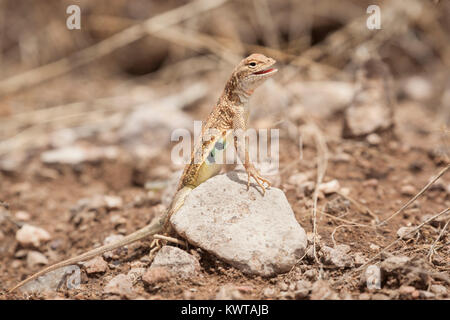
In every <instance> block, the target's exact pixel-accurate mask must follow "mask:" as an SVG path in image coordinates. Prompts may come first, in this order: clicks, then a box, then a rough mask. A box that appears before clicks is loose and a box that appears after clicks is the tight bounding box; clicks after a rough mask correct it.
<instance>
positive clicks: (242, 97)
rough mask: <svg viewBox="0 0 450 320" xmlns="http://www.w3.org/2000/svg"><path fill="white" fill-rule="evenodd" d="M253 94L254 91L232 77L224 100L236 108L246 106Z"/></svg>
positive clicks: (224, 94) (226, 88)
mask: <svg viewBox="0 0 450 320" xmlns="http://www.w3.org/2000/svg"><path fill="white" fill-rule="evenodd" d="M252 94H253V89H251V88H248V87H247V86H246V85H245V84H244V83H243V82H242V81H240V80H239V79H238V78H237V77H235V76H232V77H231V79H230V80H228V82H227V84H226V85H225V89H224V92H223V95H222V99H225V100H226V101H225V102H228V103H229V104H232V105H234V106H245V105H246V104H247V103H248V101H249V100H250V96H251V95H252Z"/></svg>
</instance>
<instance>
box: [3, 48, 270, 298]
mask: <svg viewBox="0 0 450 320" xmlns="http://www.w3.org/2000/svg"><path fill="white" fill-rule="evenodd" d="M274 64H275V60H274V59H272V58H268V57H266V56H264V55H262V54H252V55H250V56H248V57H247V58H245V59H243V60H242V61H241V62H240V63H239V64H238V65H237V67H236V68H235V70H234V71H233V73H232V75H231V77H230V79H229V80H228V82H227V84H226V85H225V89H224V91H223V93H222V95H221V96H220V98H219V100H218V102H217V104H216V106H215V107H214V108H213V110H212V111H211V113H210V114H209V116H208V118H207V120H206V122H205V123H204V126H203V128H202V133H201V137H200V139H199V143H198V144H197V145H196V146H195V148H194V151H193V152H192V155H191V161H190V163H189V164H187V165H186V167H185V169H184V172H183V175H182V176H181V178H180V182H179V184H178V188H177V192H176V194H175V196H174V198H173V200H172V203H171V205H170V207H169V208H168V210H167V211H166V212H165V213H164V214H163V215H162V216H161V217H160V218H159V219H155V220H154V221H152V222H151V223H150V224H149V225H147V226H145V227H143V228H142V229H139V230H137V231H135V232H133V233H131V234H130V235H128V236H126V237H124V238H123V239H121V240H119V241H117V242H114V243H111V244H108V245H104V246H102V247H99V248H95V249H93V250H90V251H88V252H85V253H83V254H81V255H78V256H76V257H73V258H70V259H67V260H64V261H62V262H59V263H56V264H54V265H51V266H49V267H47V268H45V269H43V270H41V271H39V272H37V273H35V274H34V275H32V276H31V277H29V278H27V279H25V280H24V281H22V282H20V283H19V284H17V285H16V286H15V287H13V288H11V289H10V290H9V292H12V291H14V290H16V289H18V288H20V287H21V286H23V285H25V284H26V283H28V282H30V281H32V280H34V279H36V278H38V277H39V276H41V275H43V274H45V273H47V272H50V271H53V270H55V269H58V268H62V267H65V266H68V265H72V264H76V263H79V262H81V261H86V260H89V259H92V258H94V257H95V256H98V255H101V254H103V253H105V252H107V251H111V250H114V249H117V248H120V247H122V246H125V245H127V244H130V243H133V242H135V241H138V240H141V239H143V238H146V237H149V236H154V235H155V234H157V233H161V232H165V233H167V232H168V231H169V229H170V223H169V221H170V217H171V216H172V214H174V213H175V212H176V211H178V209H179V208H180V207H181V206H182V205H183V203H184V199H185V198H186V196H187V195H188V194H189V193H190V192H191V190H192V189H194V188H196V187H197V186H198V185H200V184H201V183H202V182H204V181H206V180H208V179H209V178H211V177H212V176H215V175H216V174H218V173H219V172H220V170H221V168H222V166H223V165H222V164H220V163H217V161H215V160H216V159H214V156H215V154H214V151H215V150H219V149H221V150H223V149H225V147H226V145H227V144H229V143H228V142H229V140H230V138H231V137H233V139H234V145H235V148H236V152H237V154H238V156H239V158H240V159H241V161H242V162H243V164H244V167H245V170H246V171H247V174H248V183H247V188H249V186H250V178H253V179H255V181H256V182H257V183H258V185H259V186H260V187H261V188H262V191H263V193H264V192H265V190H266V187H265V184H266V185H267V186H270V182H269V181H268V180H266V179H264V178H263V177H261V175H260V174H259V172H258V171H257V170H256V168H255V167H254V165H253V163H251V162H250V159H249V153H248V138H246V137H245V130H246V129H247V125H248V116H249V109H248V100H249V98H250V96H251V95H252V93H253V91H254V90H255V89H256V88H257V87H258V86H259V85H261V84H262V83H263V82H264V81H265V80H266V79H268V78H270V77H271V76H272V75H274V74H275V73H276V72H277V71H278V70H277V69H275V68H271V67H272V66H273V65H274Z"/></svg>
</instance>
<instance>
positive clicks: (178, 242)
mask: <svg viewBox="0 0 450 320" xmlns="http://www.w3.org/2000/svg"><path fill="white" fill-rule="evenodd" d="M153 239H159V240H164V241H167V242H172V243H175V244H178V245H180V246H183V247H187V245H186V241H182V240H179V239H176V238H172V237H167V236H163V235H161V234H155V235H154V236H153Z"/></svg>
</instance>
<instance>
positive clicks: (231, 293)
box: [215, 285, 243, 300]
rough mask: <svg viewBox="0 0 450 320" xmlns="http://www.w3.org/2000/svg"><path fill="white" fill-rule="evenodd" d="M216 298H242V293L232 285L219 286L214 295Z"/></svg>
mask: <svg viewBox="0 0 450 320" xmlns="http://www.w3.org/2000/svg"><path fill="white" fill-rule="evenodd" d="M215 299H216V300H242V299H243V297H242V294H241V293H240V292H239V290H238V289H236V288H235V287H234V286H233V285H224V286H222V287H220V289H219V291H218V292H217V294H216V297H215Z"/></svg>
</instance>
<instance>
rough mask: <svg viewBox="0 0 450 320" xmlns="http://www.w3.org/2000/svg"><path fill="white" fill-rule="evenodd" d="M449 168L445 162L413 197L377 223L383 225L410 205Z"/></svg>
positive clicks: (449, 165)
mask: <svg viewBox="0 0 450 320" xmlns="http://www.w3.org/2000/svg"><path fill="white" fill-rule="evenodd" d="M449 168H450V164H447V166H446V167H445V168H444V169H442V170H441V171H440V172H439V173H438V174H437V175H436V176H435V177H434V178H433V179H431V181H430V182H428V183H427V185H426V186H425V187H423V188H422V190H420V191H419V192H418V193H417V194H416V195H415V196H414V197H412V198H411V199H410V200H409V201H408V202H407V203H405V204H404V205H403V206H402V207H401V208H400V209H398V210H397V211H396V212H395V213H394V214H392V215H391V216H390V217H389V218H386V219H385V220H383V221H381V222H380V223H379V225H383V224H385V223H386V222H388V221H389V220H391V219H392V218H394V217H395V216H396V215H398V214H400V213H401V212H403V210H405V209H406V208H407V207H409V205H411V204H412V203H413V202H414V201H416V199H417V198H419V197H420V196H421V195H422V194H423V193H424V192H425V191H427V190H428V189H429V188H430V187H431V186H432V185H433V184H434V183H435V182H436V181H437V180H439V178H440V177H442V176H443V175H444V173H446V172H447V170H448V169H449Z"/></svg>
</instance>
